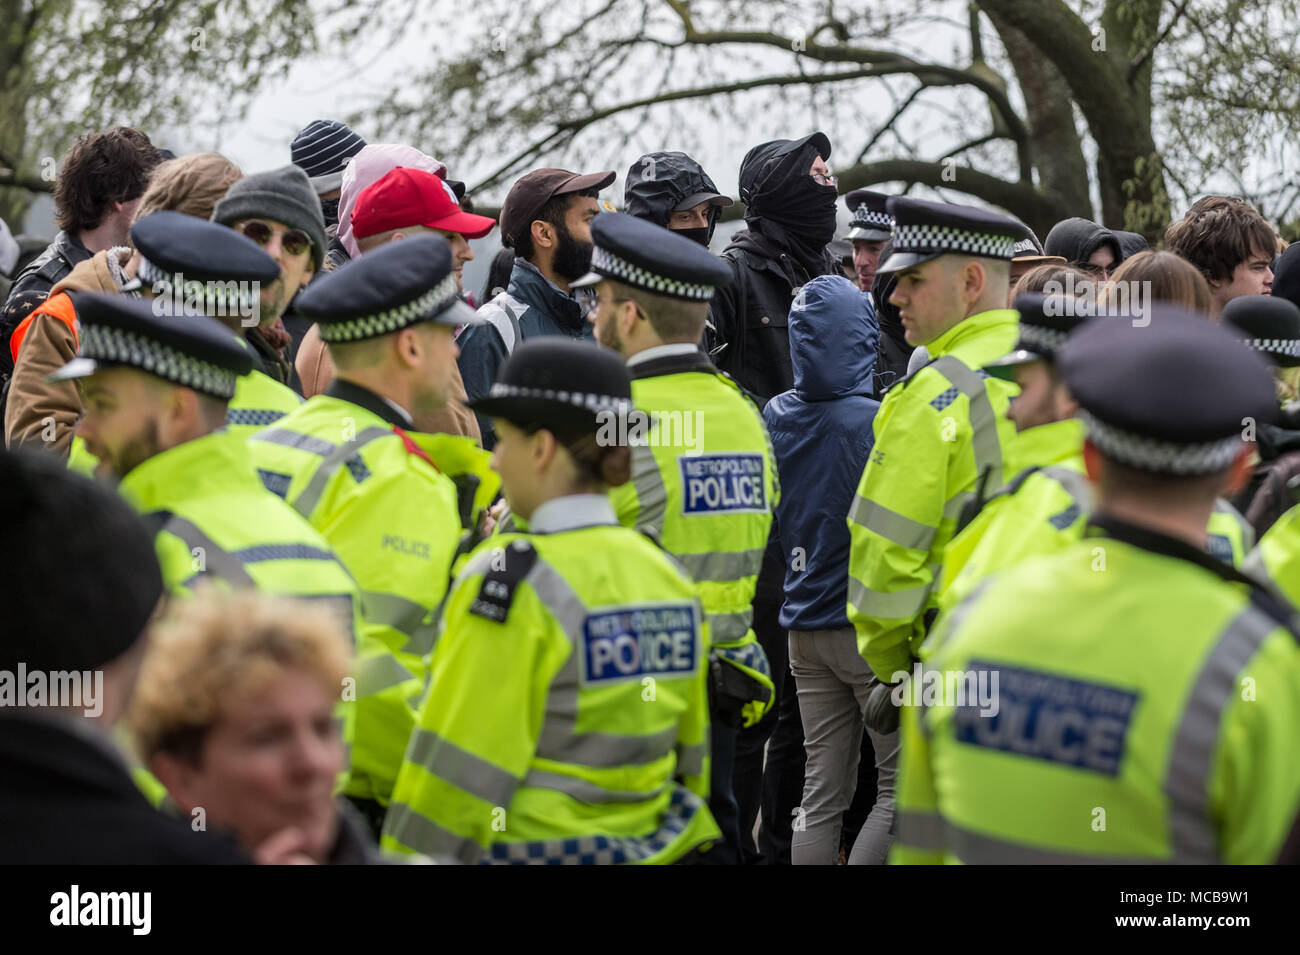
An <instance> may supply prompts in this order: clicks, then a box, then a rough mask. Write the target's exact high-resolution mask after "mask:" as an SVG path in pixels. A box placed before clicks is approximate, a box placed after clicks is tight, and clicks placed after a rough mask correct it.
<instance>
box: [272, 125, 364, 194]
mask: <svg viewBox="0 0 1300 955" xmlns="http://www.w3.org/2000/svg"><path fill="white" fill-rule="evenodd" d="M365 146H366V141H365V140H364V139H362V138H361V137H360V136H358V135H357V134H356V133H354V132H353V131H352V130H350V129H349V128H348V127H346V126H344V125H343V124H342V123H339V122H336V121H335V120H332V119H318V120H314V121H313V122H311V123H309V124H307V126H305V127H304V128H303V129H302V130H301V131H300V132H299V133H298V135H297V136H295V137H294V138H293V145H291V146H290V147H289V150H290V156H291V158H292V160H293V164H294V165H295V166H298V167H299V168H300V169H302V171H303V172H305V173H306V174H307V177H308V178H309V179H310V180H311V185H312V188H313V189H315V190H316V195H318V196H323V195H324V194H325V193H327V192H333V191H334V190H335V189H338V188H339V187H340V186H342V184H343V168H344V167H345V166H347V164H348V160H349V159H351V158H352V157H353V156H355V155H356V154H357V153H359V152H361V150H362V149H364V148H365Z"/></svg>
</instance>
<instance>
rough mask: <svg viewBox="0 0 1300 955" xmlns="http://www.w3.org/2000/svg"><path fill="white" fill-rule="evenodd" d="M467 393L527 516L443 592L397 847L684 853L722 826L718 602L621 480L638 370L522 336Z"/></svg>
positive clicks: (584, 855)
mask: <svg viewBox="0 0 1300 955" xmlns="http://www.w3.org/2000/svg"><path fill="white" fill-rule="evenodd" d="M681 241H682V242H684V243H686V244H688V245H689V244H690V241H689V240H688V239H682V240H681ZM471 407H472V408H473V409H474V411H475V412H477V413H478V414H480V415H486V416H488V417H490V418H491V419H492V420H493V423H494V425H495V428H496V434H497V443H496V448H495V451H494V455H493V467H495V468H496V469H497V470H498V471H499V472H500V473H501V478H502V484H503V488H504V491H505V496H506V500H507V501H508V502H509V504H510V507H511V510H512V513H513V514H515V515H516V516H517V517H519V518H521V519H522V520H524V521H526V522H527V523H528V525H529V527H530V531H529V532H527V533H505V534H499V535H497V536H495V537H494V538H492V540H490V541H488V542H485V543H484V544H483V545H481V546H480V547H479V548H478V549H477V550H476V551H475V552H474V554H473V555H472V556H471V558H470V561H469V563H468V564H467V566H466V568H465V571H464V573H462V574H461V575H460V576H459V577H458V578H457V579H456V582H455V585H454V586H453V588H452V591H451V593H450V595H449V596H448V599H447V607H446V611H445V613H444V614H443V617H442V621H441V633H440V635H439V637H438V643H437V647H436V649H435V650H434V654H433V665H432V675H431V680H430V686H429V694H428V697H427V699H426V701H425V704H424V707H423V709H422V710H421V712H420V722H419V727H418V729H417V730H416V732H415V735H414V736H412V738H411V744H410V747H409V749H408V750H407V753H406V760H405V762H404V763H403V765H402V771H401V774H400V775H399V776H398V780H397V787H396V789H395V790H394V793H393V802H392V805H391V806H390V808H389V812H388V816H387V819H386V820H385V823H384V836H383V845H384V846H385V847H387V848H390V849H396V850H405V851H416V852H422V853H425V854H427V855H432V856H434V857H451V858H454V859H456V860H459V861H461V862H466V863H473V862H495V863H507V864H538V865H541V864H558V863H573V864H592V863H666V862H673V861H676V860H678V859H680V858H682V857H683V856H685V855H686V854H687V853H689V852H691V850H692V849H694V848H695V847H697V846H699V845H701V844H702V843H706V842H709V841H711V840H715V839H716V838H717V837H718V829H717V827H716V826H715V825H714V823H713V820H712V818H711V816H710V815H709V810H708V808H707V806H706V805H705V802H704V797H706V796H707V794H708V778H709V776H708V773H709V770H708V711H707V702H706V694H707V690H706V685H705V684H706V675H707V662H706V661H707V644H706V641H705V631H704V627H705V624H704V612H703V608H702V607H701V606H700V601H699V596H698V592H697V590H696V587H695V585H694V584H693V583H692V582H691V580H690V578H689V577H688V576H687V574H686V572H685V570H683V569H682V567H681V566H680V565H679V564H678V563H677V562H676V561H674V560H673V559H672V558H671V557H670V556H668V554H666V553H665V552H663V551H662V550H660V549H659V548H658V547H657V546H656V545H655V544H654V543H652V542H651V541H650V540H648V539H647V538H646V537H644V536H643V535H641V534H639V533H638V532H636V531H634V530H632V529H630V528H626V527H622V526H620V525H619V523H618V521H617V519H616V517H615V514H614V509H613V507H612V506H611V504H610V502H609V498H608V496H607V494H608V490H609V488H611V487H617V486H619V485H622V484H623V483H625V482H626V481H627V480H628V478H629V476H630V456H629V453H628V448H627V446H626V440H625V438H626V436H627V434H628V433H629V431H628V426H629V424H630V423H631V422H632V421H633V420H634V419H633V415H634V412H633V409H632V403H631V388H630V385H629V382H628V375H627V371H626V369H625V368H624V366H623V363H622V361H621V360H619V359H618V357H617V356H615V355H613V354H611V353H610V352H608V351H604V350H601V349H596V348H593V347H592V346H591V345H589V344H584V343H581V342H576V341H570V340H566V339H562V338H556V337H550V338H542V339H538V340H535V341H529V342H524V343H522V344H521V345H520V346H519V347H518V348H516V349H515V351H514V353H513V354H512V355H511V356H510V358H509V359H507V361H506V363H505V364H504V366H503V367H502V369H501V374H500V377H499V378H498V380H497V382H496V383H495V384H494V385H493V386H492V389H491V392H490V394H489V395H487V396H486V397H484V398H480V399H478V400H476V401H473V402H472V403H471Z"/></svg>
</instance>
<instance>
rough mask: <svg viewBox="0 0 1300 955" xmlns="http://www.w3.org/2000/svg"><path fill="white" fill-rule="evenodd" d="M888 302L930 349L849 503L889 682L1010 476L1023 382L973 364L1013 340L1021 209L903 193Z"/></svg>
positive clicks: (898, 392)
mask: <svg viewBox="0 0 1300 955" xmlns="http://www.w3.org/2000/svg"><path fill="white" fill-rule="evenodd" d="M888 210H889V212H890V214H891V215H893V217H894V222H895V225H894V236H893V252H892V254H891V255H890V257H889V259H888V261H886V262H885V263H884V265H883V266H881V269H880V270H881V271H883V272H897V273H898V284H897V286H896V288H895V289H894V292H893V295H892V296H891V299H890V300H891V302H892V303H893V304H895V305H897V306H898V307H899V309H900V310H901V316H902V323H903V328H904V330H905V331H906V335H907V341H908V344H910V345H913V346H916V345H925V346H926V347H927V348H928V349H929V354H930V356H931V360H930V361H929V363H928V364H926V365H925V366H924V367H922V368H921V369H920V370H918V371H917V372H915V373H914V374H911V375H909V376H908V377H907V378H905V379H903V380H902V381H901V382H900V383H898V384H897V385H895V386H894V387H892V388H890V390H889V392H888V393H887V394H886V395H885V399H884V401H883V403H882V404H881V406H880V411H879V412H878V413H877V415H876V421H875V432H876V443H875V448H874V450H873V451H872V454H871V458H870V459H869V460H868V462H867V466H866V468H865V470H864V471H863V474H862V480H861V482H860V483H859V485H858V491H857V495H856V496H855V498H854V501H853V505H852V507H851V509H850V510H849V534H850V538H851V546H850V557H849V601H848V615H849V619H850V620H851V621H853V625H854V627H855V628H856V629H857V632H858V647H859V650H860V651H861V653H862V655H863V657H864V658H865V659H866V661H867V663H868V664H870V666H871V668H872V669H873V670H874V671H875V673H876V675H877V676H878V677H879V678H880V680H881V681H882V687H884V686H885V685H886V684H889V683H891V682H893V681H894V680H895V679H896V677H895V676H894V674H895V673H899V672H906V671H907V670H908V669H909V668H910V666H911V660H912V656H913V653H914V650H915V648H916V646H917V645H918V644H919V643H920V640H921V637H922V636H923V634H924V632H925V627H926V624H927V613H928V611H929V610H931V609H932V608H933V607H935V605H936V603H937V595H936V594H935V593H934V592H933V590H934V583H935V577H936V575H937V572H938V568H939V564H940V563H941V562H942V560H943V552H944V548H945V547H946V546H947V544H948V541H949V540H950V539H951V538H952V534H953V529H954V527H955V525H956V521H957V518H958V516H959V515H960V514H961V511H962V508H963V507H964V506H965V504H966V502H967V500H968V499H970V498H971V497H972V496H973V495H975V494H977V493H982V494H983V495H984V496H988V495H991V494H993V493H994V492H996V491H997V490H998V489H999V488H1001V487H1002V485H1003V483H1004V482H1005V480H1006V478H1007V477H1009V476H1010V475H1008V474H1004V470H1005V469H1006V467H1007V466H1006V464H1005V463H1004V451H1006V450H1007V449H1008V446H1010V445H1012V443H1013V441H1014V439H1015V427H1014V425H1013V424H1012V422H1011V421H1010V420H1009V419H1008V418H1007V417H1006V410H1007V404H1008V402H1009V401H1010V399H1011V397H1012V395H1014V394H1015V386H1014V385H1012V384H1011V383H1009V382H1005V381H1002V380H1001V379H998V378H987V377H984V376H981V375H980V374H979V373H978V372H977V371H976V369H978V368H980V367H981V366H983V365H984V364H986V363H987V362H990V361H992V360H994V359H995V358H999V357H1001V356H1002V355H1005V354H1006V353H1007V352H1009V351H1011V350H1012V348H1013V347H1014V345H1015V342H1016V320H1017V315H1016V313H1015V312H1014V311H1012V310H1011V309H1008V308H1006V307H1005V304H1006V300H1007V269H1008V263H1009V262H1010V260H1011V255H1012V252H1013V249H1014V246H1015V241H1016V238H1017V237H1018V236H1019V235H1020V231H1021V230H1020V224H1019V223H1018V222H1016V221H1015V220H1014V219H1009V218H1007V217H1005V216H1000V215H996V214H994V213H991V212H985V211H984V210H981V209H974V208H970V207H968V206H955V205H942V204H939V203H934V202H926V201H924V200H921V199H909V198H907V197H903V196H894V197H892V198H890V200H889V202H888Z"/></svg>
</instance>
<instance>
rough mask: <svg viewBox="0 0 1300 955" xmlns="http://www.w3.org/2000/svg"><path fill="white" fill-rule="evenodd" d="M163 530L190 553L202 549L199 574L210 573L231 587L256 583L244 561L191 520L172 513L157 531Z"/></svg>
mask: <svg viewBox="0 0 1300 955" xmlns="http://www.w3.org/2000/svg"><path fill="white" fill-rule="evenodd" d="M164 532H165V533H168V534H171V535H172V536H173V537H178V538H180V539H181V540H182V541H183V542H184V543H185V546H186V547H188V548H189V549H190V553H191V554H192V553H193V552H194V551H195V549H199V550H201V551H202V555H201V557H202V561H203V570H202V571H200V572H199V576H201V575H203V574H212V575H214V576H216V577H218V578H220V579H221V580H224V581H226V582H227V583H228V584H230V585H231V586H232V587H250V588H256V586H257V585H256V583H254V581H253V578H252V577H251V576H249V573H248V571H247V570H246V569H245V568H244V562H243V561H241V560H240V559H239V558H238V557H237V556H235V555H234V554H232V553H230V552H229V551H227V550H224V549H223V548H222V547H221V546H220V545H219V544H217V542H216V541H214V540H213V539H212V538H211V537H209V536H208V535H207V534H205V533H204V532H203V531H202V530H201V529H200V528H199V526H198V525H197V524H195V523H194V522H193V521H189V520H186V519H185V518H183V517H178V516H177V515H175V514H172V515H171V516H169V517H168V518H167V522H166V523H165V524H163V526H162V528H161V529H160V530H159V533H164ZM191 579H193V578H191ZM187 583H188V581H187Z"/></svg>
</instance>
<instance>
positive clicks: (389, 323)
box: [317, 272, 459, 343]
mask: <svg viewBox="0 0 1300 955" xmlns="http://www.w3.org/2000/svg"><path fill="white" fill-rule="evenodd" d="M458 295H459V289H458V288H457V287H456V273H455V272H448V273H447V277H446V278H444V279H443V280H442V281H441V282H439V283H438V284H437V285H435V286H434V287H433V288H431V289H429V290H428V291H427V292H424V293H423V294H421V295H420V296H419V297H418V298H413V299H411V301H409V302H406V303H405V304H403V305H398V306H397V307H396V308H390V309H387V310H385V311H382V312H376V313H375V314H374V315H362V316H360V317H358V318H349V319H344V320H343V321H340V322H335V321H319V322H317V327H319V328H320V337H321V339H322V340H323V341H326V342H329V343H336V342H359V341H364V340H365V339H367V338H378V337H379V336H380V335H387V334H389V333H390V332H396V331H400V330H402V329H403V328H406V327H407V326H409V325H415V324H417V323H418V322H421V321H425V320H427V319H428V318H429V317H430V316H431V315H436V314H437V313H438V312H441V311H442V310H443V309H445V308H447V307H448V306H450V305H452V304H453V303H454V302H455V301H456V299H457V297H458Z"/></svg>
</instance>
